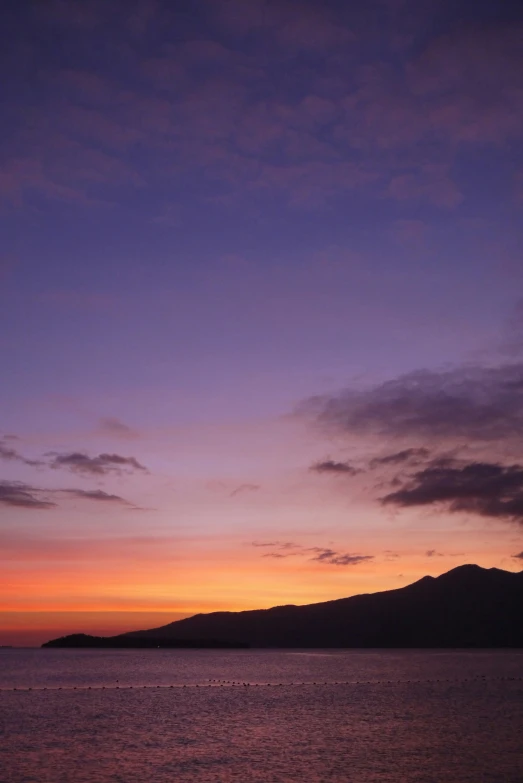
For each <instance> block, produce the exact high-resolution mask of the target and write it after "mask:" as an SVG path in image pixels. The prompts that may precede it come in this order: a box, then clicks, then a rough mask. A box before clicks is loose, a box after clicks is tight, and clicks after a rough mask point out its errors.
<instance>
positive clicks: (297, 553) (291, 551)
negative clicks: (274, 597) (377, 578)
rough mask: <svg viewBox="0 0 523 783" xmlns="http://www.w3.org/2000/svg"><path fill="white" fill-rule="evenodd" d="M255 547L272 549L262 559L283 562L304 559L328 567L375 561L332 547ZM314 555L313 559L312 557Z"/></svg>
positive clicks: (276, 543)
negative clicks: (295, 558) (290, 559)
mask: <svg viewBox="0 0 523 783" xmlns="http://www.w3.org/2000/svg"><path fill="white" fill-rule="evenodd" d="M252 545H253V546H257V547H271V549H272V551H271V552H265V553H264V554H263V555H262V557H267V558H273V559H275V560H282V559H284V558H288V557H304V558H307V559H308V560H309V561H310V562H317V563H324V564H326V565H336V566H353V565H358V564H359V563H364V562H366V561H369V560H374V555H356V554H351V553H350V552H340V551H337V550H335V549H331V548H330V547H320V546H302V545H301V544H294V543H293V542H291V541H286V542H283V543H282V542H279V541H270V542H269V541H268V542H253V544H252ZM311 555H312V557H311Z"/></svg>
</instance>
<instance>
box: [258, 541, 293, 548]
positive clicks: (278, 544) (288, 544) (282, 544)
mask: <svg viewBox="0 0 523 783" xmlns="http://www.w3.org/2000/svg"><path fill="white" fill-rule="evenodd" d="M252 546H272V547H278V548H279V549H292V548H294V547H299V544H293V543H292V541H283V542H282V541H253V542H252Z"/></svg>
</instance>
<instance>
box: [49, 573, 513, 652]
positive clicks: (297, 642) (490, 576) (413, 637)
mask: <svg viewBox="0 0 523 783" xmlns="http://www.w3.org/2000/svg"><path fill="white" fill-rule="evenodd" d="M522 618H523V571H520V572H518V573H514V572H512V571H503V570H501V569H498V568H489V569H485V568H481V567H480V566H478V565H462V566H458V567H457V568H453V569H452V570H451V571H448V572H446V573H444V574H442V575H441V576H438V577H432V576H424V577H423V578H422V579H420V580H418V581H416V582H414V583H412V584H410V585H407V586H406V587H400V588H398V589H395V590H386V591H384V592H379V593H367V594H363V595H355V596H351V597H350V598H340V599H337V600H333V601H325V602H322V603H317V604H308V605H305V606H294V605H289V606H275V607H272V608H271V609H255V610H251V611H243V612H211V613H208V614H197V615H194V616H193V617H187V618H185V619H183V620H177V621H176V622H172V623H169V624H168V625H164V626H161V627H160V628H151V629H148V630H143V631H132V632H129V633H125V634H119V635H118V636H111V637H96V636H89V635H87V634H72V635H70V636H64V637H61V638H60V639H53V640H51V641H49V642H46V643H45V644H43V645H42V647H102V648H107V647H117V648H158V647H160V648H165V647H167V648H190V647H197V648H231V647H232V648H242V647H261V648H263V647H294V648H296V647H306V648H320V647H327V648H328V647H331V648H335V647H353V648H365V647H369V648H376V647H377V648H380V647H381V648H387V647H389V648H390V647H392V648H394V647H396V648H409V647H413V648H452V647H460V648H467V647H470V648H485V647H498V648H499V647H507V648H510V647H523V622H522Z"/></svg>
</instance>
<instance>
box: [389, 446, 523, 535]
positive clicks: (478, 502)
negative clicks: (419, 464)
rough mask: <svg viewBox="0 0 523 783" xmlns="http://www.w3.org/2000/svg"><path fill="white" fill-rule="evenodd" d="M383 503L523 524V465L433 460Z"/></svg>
mask: <svg viewBox="0 0 523 783" xmlns="http://www.w3.org/2000/svg"><path fill="white" fill-rule="evenodd" d="M381 502H382V503H383V504H384V505H395V506H398V507H401V508H410V507H420V506H432V505H439V504H443V505H445V506H446V507H447V509H448V511H450V512H452V513H462V512H468V513H473V514H478V515H479V516H483V517H489V518H492V519H504V520H508V521H513V522H517V523H519V524H523V466H521V465H501V464H498V463H486V462H472V463H469V464H463V463H461V462H458V461H457V460H434V462H433V464H432V465H431V466H430V467H427V468H424V469H423V470H420V471H418V472H417V473H415V474H414V475H413V476H412V477H411V478H410V479H408V480H407V481H406V483H405V484H404V486H403V487H402V488H401V489H400V490H397V491H396V492H392V493H390V494H388V495H385V497H383V498H381Z"/></svg>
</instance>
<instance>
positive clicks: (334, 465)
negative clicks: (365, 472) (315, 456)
mask: <svg viewBox="0 0 523 783" xmlns="http://www.w3.org/2000/svg"><path fill="white" fill-rule="evenodd" d="M310 470H313V471H315V472H316V473H335V474H336V473H337V474H342V475H346V476H347V475H348V476H355V475H356V474H357V473H360V472H361V471H359V470H358V469H357V468H354V467H353V466H352V465H349V463H348V462H335V461H334V460H332V459H327V460H324V461H323V462H316V463H315V464H314V465H311V467H310Z"/></svg>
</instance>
